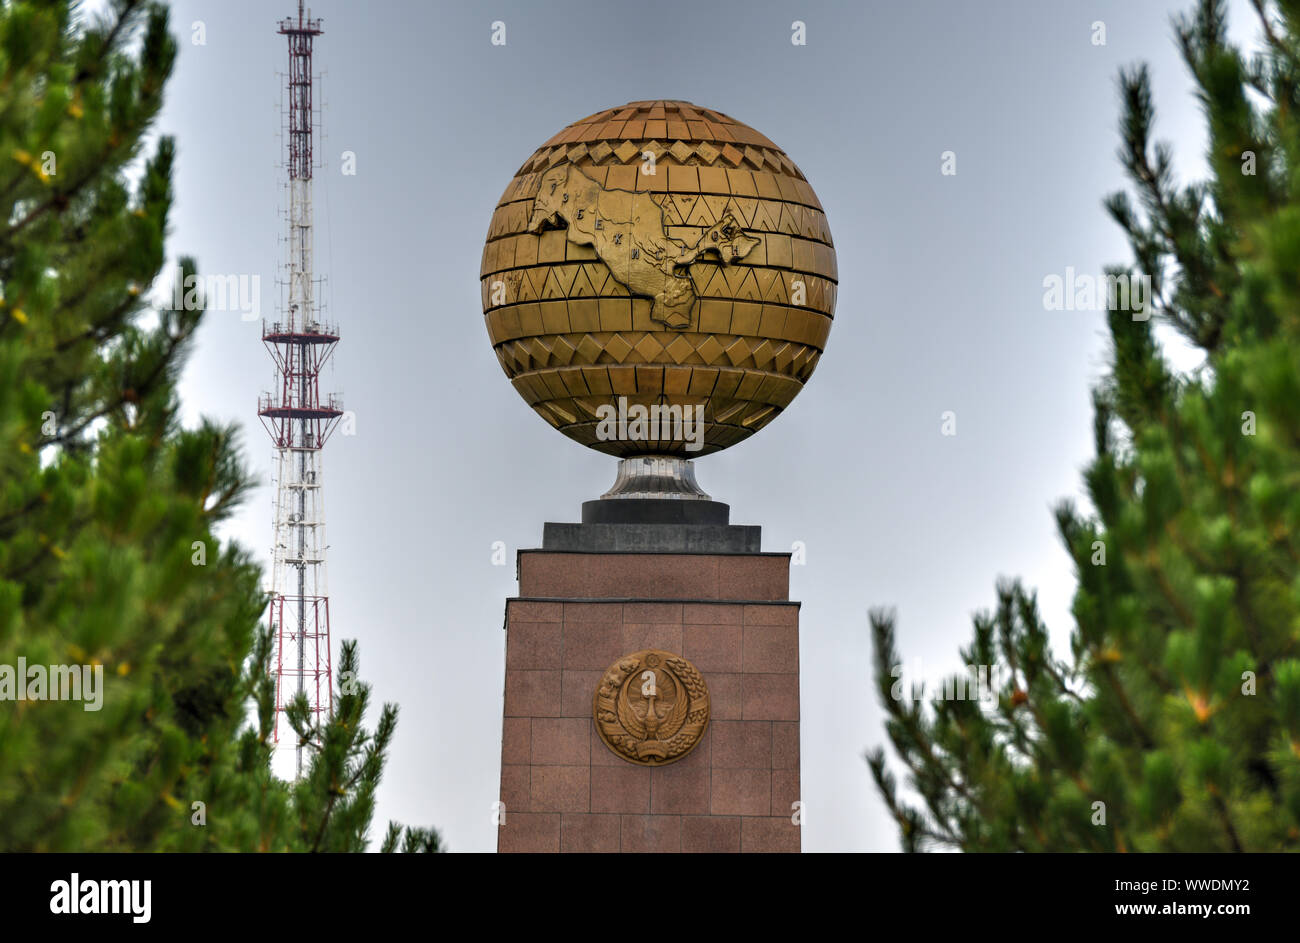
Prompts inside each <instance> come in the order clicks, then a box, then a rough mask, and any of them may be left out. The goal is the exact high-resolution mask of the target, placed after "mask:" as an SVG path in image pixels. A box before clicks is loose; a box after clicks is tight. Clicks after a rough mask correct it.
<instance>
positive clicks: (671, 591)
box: [497, 501, 800, 852]
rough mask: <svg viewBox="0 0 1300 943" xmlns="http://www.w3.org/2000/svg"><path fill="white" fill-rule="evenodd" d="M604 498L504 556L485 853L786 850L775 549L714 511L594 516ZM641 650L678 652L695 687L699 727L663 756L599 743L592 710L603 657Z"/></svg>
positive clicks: (789, 731)
mask: <svg viewBox="0 0 1300 943" xmlns="http://www.w3.org/2000/svg"><path fill="white" fill-rule="evenodd" d="M621 503H622V502H616V501H602V502H589V504H599V505H601V507H599V508H596V509H594V510H589V509H588V508H584V513H583V518H584V523H582V524H554V523H548V524H546V525H545V529H544V531H543V542H542V543H543V545H542V548H541V549H539V550H522V551H520V552H519V555H518V576H519V596H517V597H515V598H512V599H509V600H507V602H506V614H505V629H506V679H505V719H504V729H503V736H502V750H501V796H500V798H501V801H502V803H503V804H504V809H505V818H504V822H503V824H502V825H501V827H500V829H499V831H498V844H497V849H498V851H501V852H648V851H656V852H664V851H666V852H679V851H681V852H797V851H799V850H800V827H799V826H798V825H796V824H794V821H793V817H794V815H795V808H796V807H795V805H794V804H795V803H796V802H797V801H798V800H799V603H797V602H791V601H790V599H789V589H790V580H789V575H790V554H788V553H762V552H760V551H759V533H760V531H759V528H758V527H749V526H736V525H731V524H728V523H726V505H725V504H718V503H717V502H712V501H710V502H700V503H701V504H704V503H708V504H710V505H713V506H714V510H713V511H708V512H706V509H703V508H700V509H692V508H684V507H682V505H687V504H690V502H684V501H682V502H679V501H651V502H650V504H651V505H660V506H664V505H668V504H672V505H677V507H676V508H671V509H670V508H665V512H666V513H668V514H670V515H678V517H676V519H675V520H674V521H673V522H669V523H664V522H662V521H661V520H655V517H656V515H655V514H654V513H650V512H652V511H653V508H644V507H643V508H641V509H639V510H638V509H634V508H633V507H632V506H631V505H632V502H628V503H627V506H626V509H617V508H616V509H611V508H609V505H615V504H621ZM640 503H644V502H640ZM717 508H721V509H722V513H721V517H720V518H719V517H718V516H717V513H716V509H717ZM611 511H612V512H614V513H612V514H611V513H607V512H611ZM702 512H705V513H704V517H703V518H702V517H701V513H702ZM647 515H648V516H647ZM659 516H660V517H662V515H659ZM646 650H655V651H657V652H659V653H661V654H664V653H667V654H671V655H673V656H680V657H681V658H683V659H685V660H686V661H688V662H689V663H690V665H693V666H694V669H695V670H696V671H697V672H698V675H699V676H700V677H702V678H703V681H704V684H705V685H706V686H707V697H708V711H709V714H708V722H707V726H706V727H705V728H704V730H703V733H702V734H699V735H698V740H697V741H696V742H695V745H694V747H693V748H691V749H690V751H689V752H688V753H686V754H685V755H683V756H681V757H680V758H679V759H676V760H674V761H673V762H670V763H665V764H662V765H640V764H639V763H638V762H634V761H632V760H629V759H627V758H626V757H625V756H623V755H621V754H620V753H617V752H615V750H614V749H612V748H611V747H610V746H607V744H606V741H605V739H604V738H603V737H602V734H601V730H600V729H598V725H597V722H596V720H595V719H594V718H595V713H596V705H595V701H596V695H597V689H598V687H600V686H601V684H602V680H603V679H606V678H608V677H609V675H608V672H610V671H611V666H614V665H616V664H617V663H619V662H620V660H625V659H626V658H627V657H628V656H630V655H632V654H633V653H638V652H645V651H646ZM625 663H626V662H625ZM652 663H653V662H652ZM638 671H639V669H638ZM635 683H636V684H640V681H639V678H638V679H637V680H636V681H635ZM661 683H662V684H664V685H665V690H664V691H661V692H660V695H661V697H663V698H664V699H668V698H670V695H671V691H669V690H667V688H668V686H669V685H671V680H665V681H663V682H661ZM633 693H634V694H635V691H634V692H633ZM640 709H641V710H642V715H644V712H645V705H644V703H642V704H641V707H640ZM650 709H651V710H652V711H654V710H656V709H655V706H654V701H651V702H650ZM669 712H670V711H669ZM634 723H635V721H634ZM642 736H643V738H644V736H645V735H644V734H642ZM656 762H657V761H656Z"/></svg>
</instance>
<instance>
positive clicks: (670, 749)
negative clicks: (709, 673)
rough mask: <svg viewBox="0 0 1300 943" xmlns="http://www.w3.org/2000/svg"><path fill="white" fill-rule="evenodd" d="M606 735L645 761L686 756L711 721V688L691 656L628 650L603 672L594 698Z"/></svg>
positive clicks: (610, 743) (618, 748)
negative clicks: (686, 657) (690, 660)
mask: <svg viewBox="0 0 1300 943" xmlns="http://www.w3.org/2000/svg"><path fill="white" fill-rule="evenodd" d="M593 713H594V716H595V720H596V730H597V731H598V732H599V733H600V739H601V740H603V741H605V746H607V747H609V748H610V749H611V750H613V751H614V752H615V753H617V754H618V755H619V756H621V757H622V758H623V759H625V760H627V761H628V762H630V763H638V764H640V765H642V766H664V765H666V764H668V763H674V762H676V761H677V760H680V759H681V758H682V757H684V756H685V755H686V754H687V753H690V752H691V750H693V749H695V745H696V744H697V743H699V742H700V738H701V737H703V736H704V729H705V728H706V727H708V725H709V689H708V687H706V686H705V684H704V678H703V676H702V675H701V674H700V673H699V671H698V670H697V669H696V668H695V666H694V665H692V664H691V663H690V662H689V661H687V660H686V659H685V658H683V657H682V656H681V655H674V654H673V653H672V652H662V651H658V650H657V649H646V650H645V651H641V652H636V653H635V654H632V655H624V656H623V657H622V658H620V659H619V660H618V661H616V662H614V664H612V665H610V667H609V669H608V670H607V671H606V672H605V673H604V675H602V676H601V679H600V683H599V684H597V685H596V695H595V698H594V701H593Z"/></svg>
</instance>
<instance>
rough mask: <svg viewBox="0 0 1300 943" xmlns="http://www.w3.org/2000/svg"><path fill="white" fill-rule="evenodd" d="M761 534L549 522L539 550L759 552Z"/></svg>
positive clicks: (711, 527) (736, 527) (732, 527)
mask: <svg viewBox="0 0 1300 943" xmlns="http://www.w3.org/2000/svg"><path fill="white" fill-rule="evenodd" d="M605 503H608V504H614V503H620V504H621V503H624V502H621V501H620V502H613V501H609V502H605ZM657 503H673V504H678V503H683V502H676V501H674V502H657ZM701 503H703V502H701ZM723 507H724V508H725V507H726V505H725V504H724V505H723ZM762 532H763V529H762V528H761V527H759V526H758V525H757V524H588V523H582V524H560V523H554V522H551V521H548V522H547V523H545V524H544V525H542V549H543V550H556V551H570V552H580V553H619V552H622V553H759V552H761V550H760V546H761V543H762Z"/></svg>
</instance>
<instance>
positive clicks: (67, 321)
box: [0, 0, 438, 851]
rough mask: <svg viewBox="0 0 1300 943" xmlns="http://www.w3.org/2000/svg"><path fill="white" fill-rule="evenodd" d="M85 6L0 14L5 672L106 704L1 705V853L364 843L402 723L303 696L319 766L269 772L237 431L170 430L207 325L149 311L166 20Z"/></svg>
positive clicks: (265, 692)
mask: <svg viewBox="0 0 1300 943" xmlns="http://www.w3.org/2000/svg"><path fill="white" fill-rule="evenodd" d="M74 8H75V5H74V4H72V3H69V2H43V3H26V2H4V3H0V220H6V221H7V224H5V225H4V226H3V228H0V299H2V300H0V666H4V665H9V666H15V665H17V663H18V659H19V658H20V657H21V658H25V659H26V662H27V663H28V664H29V665H45V666H49V665H64V664H70V665H81V664H86V665H93V666H101V667H102V671H103V691H102V693H103V698H102V709H100V710H97V711H95V710H85V709H84V707H85V705H84V704H83V703H82V702H81V701H69V700H63V701H60V700H34V699H31V700H21V701H19V700H12V699H10V700H0V849H2V850H5V851H25V850H34V851H103V850H176V851H200V850H204V851H207V850H214V851H215V850H249V851H252V850H261V851H293V850H330V851H361V850H364V848H365V847H366V843H367V840H368V837H369V836H368V829H369V824H370V817H371V814H372V812H373V809H374V790H375V787H376V785H377V784H378V781H379V776H380V772H381V770H382V767H383V759H384V751H385V750H386V749H387V747H388V745H389V744H390V742H391V738H392V735H393V729H394V727H395V724H396V708H394V707H392V706H388V705H386V706H384V708H383V710H382V712H381V719H380V723H379V728H378V732H377V733H376V734H375V735H374V736H373V737H372V736H370V735H369V734H367V733H366V731H365V730H364V729H363V728H362V727H361V719H362V715H363V713H364V710H365V707H366V704H367V701H368V698H369V688H368V686H366V685H362V684H359V683H355V682H354V683H352V684H349V686H348V687H349V688H351V690H349V691H343V690H340V691H339V693H338V696H337V703H338V704H339V709H338V712H337V713H336V714H335V716H334V717H333V718H332V719H331V720H330V721H329V722H327V723H326V724H325V725H324V726H323V728H322V729H319V730H308V729H307V727H306V710H305V705H304V704H299V705H297V707H296V708H295V711H294V713H293V715H292V721H293V723H294V724H295V727H296V728H298V729H300V730H302V732H303V733H304V734H306V735H308V736H309V737H310V738H311V740H312V742H313V744H314V745H313V747H312V749H311V762H310V766H309V769H308V771H307V773H306V775H305V776H304V778H303V780H302V781H300V782H298V783H296V784H292V785H291V784H288V783H284V782H282V781H280V780H278V779H276V778H275V777H274V776H273V775H272V774H271V769H270V756H271V751H272V743H271V729H272V723H273V717H274V704H273V694H274V692H273V686H272V684H271V681H270V679H269V677H268V675H267V671H266V669H267V666H268V664H269V656H270V651H271V639H270V636H269V634H268V633H267V632H265V631H263V630H262V629H261V628H260V617H261V613H262V612H263V610H264V608H265V597H264V595H263V593H262V590H261V585H260V584H261V574H260V571H259V569H258V567H257V566H256V565H255V564H254V562H253V561H252V559H251V558H250V557H249V556H248V554H247V553H246V552H245V551H243V550H241V549H239V548H238V547H236V546H234V545H232V544H229V543H226V544H222V543H221V542H220V541H219V540H217V538H216V537H215V536H214V533H213V531H214V528H215V527H216V526H217V525H218V524H219V523H220V522H221V521H222V520H224V519H226V518H227V517H228V516H229V515H230V514H231V513H233V511H234V510H235V508H236V507H237V505H238V504H239V502H240V500H241V499H242V498H243V497H244V496H245V494H246V493H247V491H248V489H249V487H250V481H249V479H248V478H247V477H246V473H245V471H244V469H243V466H242V463H241V461H240V458H239V455H238V452H237V448H236V443H235V434H234V430H233V429H232V428H226V427H221V426H217V425H214V424H212V423H209V422H204V423H202V424H201V425H200V426H199V427H198V428H195V429H186V428H182V426H181V425H180V423H179V421H178V418H177V416H178V402H177V396H176V390H175V382H176V378H177V375H178V373H179V371H180V369H181V366H182V364H183V361H184V354H185V351H186V348H187V347H188V345H189V343H190V342H191V340H192V338H193V336H194V332H195V330H196V329H197V327H198V325H199V323H200V319H201V317H202V311H200V310H192V311H171V310H163V311H151V310H150V309H149V308H148V306H147V304H146V303H145V299H144V297H143V295H144V292H145V291H146V290H147V289H148V286H149V285H150V284H151V282H152V281H153V280H154V279H155V278H156V277H157V275H158V273H159V271H160V270H161V268H162V266H163V264H164V258H165V256H164V237H165V233H166V227H167V218H168V213H169V211H170V208H171V196H172V192H171V173H172V165H173V160H174V156H175V147H174V145H173V142H172V141H171V140H170V139H168V138H162V139H160V140H158V142H157V143H156V145H155V146H154V147H153V148H152V150H151V151H149V152H147V153H146V152H145V150H144V145H143V143H142V142H143V140H144V137H145V133H146V131H147V130H148V129H149V127H150V126H151V124H152V122H153V121H154V119H155V118H156V116H157V114H158V110H159V108H160V106H161V102H162V92H163V86H164V83H165V81H166V79H167V77H168V75H169V73H170V71H171V68H172V65H173V62H174V60H175V57H176V46H175V43H174V41H173V39H172V38H171V36H170V35H169V34H168V31H167V15H166V11H165V9H164V8H163V7H162V6H160V5H158V4H153V3H144V2H141V0H117V2H115V3H113V4H112V5H111V7H110V9H109V10H108V12H107V13H106V14H105V15H104V17H103V19H102V20H101V21H100V22H97V23H93V24H83V23H78V22H74V13H73V10H74ZM182 269H183V272H184V273H185V274H186V275H188V274H191V273H193V271H194V266H193V263H192V262H190V261H189V260H185V261H184V262H183V263H182ZM200 561H202V562H200ZM342 662H343V668H344V669H345V670H353V671H355V668H356V651H355V646H345V648H344V652H343V659H342ZM250 706H252V707H253V708H255V710H254V715H253V716H254V717H255V721H254V722H253V723H249V721H248V718H249V707H250ZM197 803H202V804H203V805H202V806H201V807H200V806H198V805H197ZM199 819H205V820H206V824H202V825H200V824H197V821H198V820H199ZM415 845H417V846H421V848H422V850H429V846H432V848H433V849H436V848H437V846H438V839H437V834H436V833H435V832H419V833H418V834H417V840H416V841H415Z"/></svg>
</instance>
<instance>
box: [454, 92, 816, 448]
mask: <svg viewBox="0 0 1300 943" xmlns="http://www.w3.org/2000/svg"><path fill="white" fill-rule="evenodd" d="M647 154H649V155H650V157H647ZM647 170H653V173H647V172H646V171H647ZM480 275H481V279H482V290H483V309H484V313H485V315H486V320H487V327H488V334H489V337H490V339H491V341H492V344H493V348H494V351H495V353H496V355H497V358H498V360H499V362H500V363H501V366H502V368H503V369H504V370H505V372H506V375H507V376H508V377H509V378H510V379H511V381H512V383H513V385H514V387H515V389H516V391H517V392H519V394H520V395H521V396H522V397H523V398H524V400H525V401H526V402H527V403H528V404H529V405H530V406H532V407H533V409H534V410H535V411H536V412H537V413H538V414H539V415H540V416H542V418H544V419H545V420H546V421H547V422H548V423H550V424H551V425H552V426H554V427H555V428H557V429H559V430H560V431H561V432H563V433H564V434H565V435H567V436H569V437H570V438H572V439H574V440H576V441H578V442H581V443H582V444H584V445H587V446H590V447H591V448H594V449H597V450H599V451H602V452H606V453H608V454H611V455H617V456H620V457H628V456H633V455H643V454H680V455H682V456H683V457H688V458H695V457H698V456H700V455H705V454H708V453H710V452H716V451H718V450H720V449H724V448H727V447H728V446H730V445H734V444H735V443H737V442H739V441H741V440H743V439H745V438H747V437H748V436H750V435H752V434H753V433H754V432H756V431H757V430H758V429H761V428H762V427H763V426H765V425H766V424H767V423H768V422H770V421H771V420H772V419H774V418H775V417H776V416H777V415H779V414H780V412H781V411H782V410H783V409H784V408H785V407H786V406H787V405H789V403H790V401H791V400H793V398H794V397H795V395H796V394H798V392H799V391H800V390H801V389H802V388H803V385H804V383H805V382H807V380H808V378H809V377H810V376H811V375H812V372H813V370H814V368H815V367H816V365H817V361H818V359H819V358H820V356H821V353H822V351H823V350H824V349H825V344H826V339H827V336H828V335H829V333H830V325H831V318H832V315H833V313H834V308H835V294H836V285H837V279H838V272H837V269H836V265H835V250H834V248H833V243H832V241H831V235H830V229H829V227H828V226H827V223H826V217H825V214H824V212H823V211H822V208H821V204H820V203H819V202H818V200H817V197H816V195H815V194H814V193H813V190H812V187H811V186H810V185H809V184H808V182H807V181H806V180H805V179H804V177H803V175H802V174H801V173H800V172H799V170H798V168H797V167H796V166H795V165H794V163H793V162H792V161H791V160H790V159H789V157H787V156H786V155H785V153H784V152H782V151H781V150H780V149H779V148H777V147H776V146H775V145H774V144H772V142H771V141H769V140H768V139H767V138H765V137H763V135H761V134H759V133H758V132H757V131H755V130H753V129H752V128H749V127H747V126H746V125H743V124H741V123H740V122H737V121H735V120H733V119H731V118H728V117H727V116H725V115H722V114H721V113H719V112H715V111H712V110H710V109H705V108H698V107H696V106H693V105H690V104H689V103H686V102H635V103H633V104H631V105H627V106H624V107H622V108H615V109H609V110H608V111H604V112H600V113H598V114H596V115H592V116H591V117H589V118H585V119H583V120H582V121H579V122H577V123H575V124H573V125H570V126H569V127H568V128H565V129H564V130H563V131H561V132H560V133H559V134H557V135H555V136H554V137H553V138H552V139H551V140H550V141H548V142H547V143H546V144H545V145H543V146H542V147H541V148H540V149H539V150H538V151H537V152H535V153H534V154H533V156H532V157H531V158H530V159H529V160H528V161H526V162H525V163H524V165H523V166H522V167H521V168H520V169H519V172H518V173H517V174H516V175H515V178H514V180H512V181H511V183H510V185H509V186H508V187H507V188H506V191H505V193H504V194H503V195H502V197H501V200H500V202H499V204H498V206H497V209H496V212H495V213H494V214H493V218H492V223H491V225H490V227H489V230H488V239H487V244H486V246H485V248H484V252H483V265H482V268H481V271H480ZM620 400H623V405H625V406H626V405H640V406H645V407H652V406H659V407H665V406H669V407H701V408H702V410H703V420H704V436H703V447H702V448H699V449H698V450H695V448H687V447H686V443H685V442H684V441H683V440H682V439H681V438H679V437H670V436H669V435H668V431H667V430H668V428H669V426H668V423H666V422H665V423H664V428H663V430H662V434H661V436H660V437H659V438H657V439H655V438H651V439H641V440H637V441H629V440H626V439H614V440H610V439H608V438H607V437H602V436H601V435H599V434H598V427H599V426H600V415H599V414H598V411H599V410H600V409H601V407H602V406H605V407H612V408H615V409H617V408H618V406H619V401H620ZM698 445H699V443H698V442H696V443H695V447H696V448H698Z"/></svg>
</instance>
